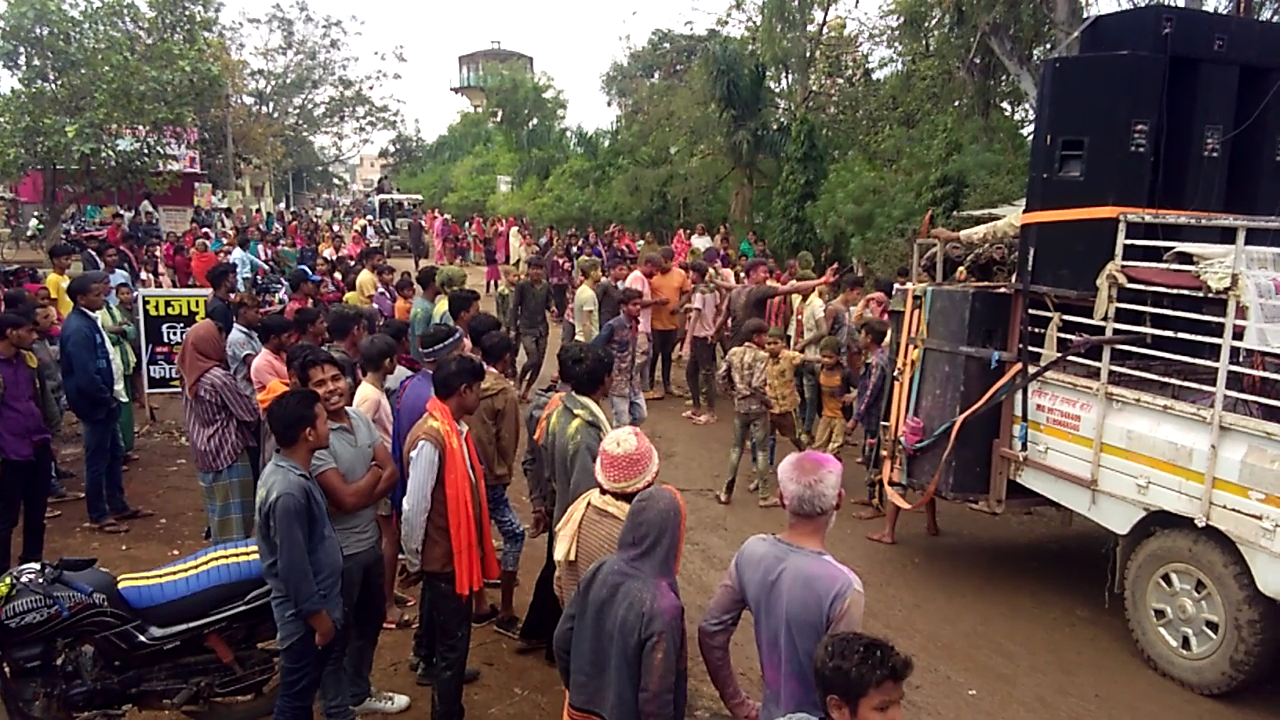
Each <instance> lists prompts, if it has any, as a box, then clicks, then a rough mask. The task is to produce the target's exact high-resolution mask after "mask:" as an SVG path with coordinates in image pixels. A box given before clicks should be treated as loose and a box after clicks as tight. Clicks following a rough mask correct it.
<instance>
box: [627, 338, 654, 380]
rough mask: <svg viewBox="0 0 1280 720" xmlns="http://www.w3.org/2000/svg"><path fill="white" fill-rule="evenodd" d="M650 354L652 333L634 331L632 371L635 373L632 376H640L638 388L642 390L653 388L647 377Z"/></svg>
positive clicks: (651, 350)
mask: <svg viewBox="0 0 1280 720" xmlns="http://www.w3.org/2000/svg"><path fill="white" fill-rule="evenodd" d="M651 355H653V333H646V332H638V333H636V355H635V365H634V366H632V371H633V372H635V375H633V376H632V377H638V378H640V389H641V390H643V391H644V392H649V391H650V390H652V389H653V385H652V384H651V383H650V377H649V357H650V356H651Z"/></svg>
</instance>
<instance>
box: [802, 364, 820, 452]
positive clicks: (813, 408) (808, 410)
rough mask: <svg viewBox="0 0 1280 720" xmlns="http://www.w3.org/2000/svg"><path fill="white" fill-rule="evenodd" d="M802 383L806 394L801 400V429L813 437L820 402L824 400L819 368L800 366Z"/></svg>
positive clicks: (807, 365)
mask: <svg viewBox="0 0 1280 720" xmlns="http://www.w3.org/2000/svg"><path fill="white" fill-rule="evenodd" d="M800 384H801V387H802V389H803V390H804V394H803V395H802V396H801V400H800V429H801V432H803V433H804V434H805V435H808V436H809V437H813V425H814V423H815V422H817V419H818V404H819V403H820V402H821V401H822V398H821V388H819V387H818V369H817V368H815V367H813V366H812V365H809V364H806V365H804V366H803V367H801V368H800Z"/></svg>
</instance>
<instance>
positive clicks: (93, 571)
mask: <svg viewBox="0 0 1280 720" xmlns="http://www.w3.org/2000/svg"><path fill="white" fill-rule="evenodd" d="M62 576H63V577H64V578H66V579H68V580H72V581H75V582H78V583H80V584H81V585H85V586H87V587H89V588H90V589H92V590H93V591H94V592H96V593H101V594H102V596H103V597H105V598H106V599H107V607H110V608H114V609H116V610H123V611H124V612H127V613H132V612H133V607H132V606H131V605H129V603H128V601H126V600H125V599H124V596H123V595H121V594H120V590H119V588H117V587H116V578H115V576H114V575H112V574H111V573H109V572H107V571H106V570H103V569H102V568H100V567H96V566H95V567H91V568H86V569H84V570H76V571H64V572H63V573H62Z"/></svg>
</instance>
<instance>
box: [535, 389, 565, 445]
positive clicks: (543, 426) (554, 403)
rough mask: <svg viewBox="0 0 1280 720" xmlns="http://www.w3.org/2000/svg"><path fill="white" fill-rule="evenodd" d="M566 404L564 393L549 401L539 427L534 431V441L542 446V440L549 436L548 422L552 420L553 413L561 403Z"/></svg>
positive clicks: (539, 419)
mask: <svg viewBox="0 0 1280 720" xmlns="http://www.w3.org/2000/svg"><path fill="white" fill-rule="evenodd" d="M562 402H564V393H562V392H558V393H556V394H555V395H552V396H551V399H550V400H548V401H547V406H546V407H544V408H543V409H542V415H541V416H540V417H539V418H538V426H537V427H536V428H534V430H533V441H534V442H536V443H538V444H541V443H542V438H543V437H545V436H546V434H547V421H548V420H550V419H551V413H552V412H554V411H555V409H556V408H558V407H560V403H562Z"/></svg>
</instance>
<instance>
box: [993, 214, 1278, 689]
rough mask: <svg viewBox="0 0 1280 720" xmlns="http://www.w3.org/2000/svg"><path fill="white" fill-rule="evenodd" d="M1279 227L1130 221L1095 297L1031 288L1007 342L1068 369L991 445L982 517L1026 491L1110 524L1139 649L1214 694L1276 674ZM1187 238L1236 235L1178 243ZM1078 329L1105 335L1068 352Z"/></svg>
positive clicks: (1188, 219)
mask: <svg viewBox="0 0 1280 720" xmlns="http://www.w3.org/2000/svg"><path fill="white" fill-rule="evenodd" d="M1175 228H1176V229H1178V230H1175ZM1187 228H1198V230H1190V231H1188V230H1186V229H1187ZM1277 231H1280V219H1273V218H1231V217H1221V216H1218V217H1212V216H1200V215H1182V214H1167V213H1131V214H1121V215H1119V229H1118V232H1117V235H1116V246H1115V257H1114V260H1113V262H1112V263H1111V265H1109V266H1108V268H1107V270H1106V271H1105V272H1104V273H1103V275H1102V279H1100V281H1099V293H1098V294H1099V296H1100V297H1099V298H1098V299H1096V301H1088V302H1083V301H1081V300H1080V299H1078V298H1077V299H1074V300H1072V299H1063V298H1056V299H1055V298H1052V297H1049V296H1046V295H1042V294H1041V295H1037V294H1034V293H1026V292H1025V291H1024V293H1023V294H1022V296H1021V298H1020V299H1021V304H1022V306H1021V307H1019V308H1018V309H1017V311H1016V312H1015V318H1014V321H1019V320H1020V324H1021V326H1022V327H1021V328H1020V330H1021V332H1019V333H1018V335H1019V336H1020V337H1021V341H1020V344H1019V346H1018V347H1017V348H1010V350H1017V351H1019V352H1020V357H1022V358H1023V359H1024V362H1025V361H1028V360H1029V362H1026V365H1027V370H1026V371H1027V372H1029V371H1031V370H1034V369H1035V367H1036V365H1037V364H1040V365H1043V364H1045V363H1049V362H1054V363H1055V365H1054V367H1053V368H1052V369H1051V370H1049V371H1048V372H1046V373H1044V374H1043V375H1040V376H1039V377H1038V378H1035V379H1032V380H1031V381H1030V382H1028V383H1027V384H1026V387H1025V389H1023V390H1022V391H1021V392H1018V393H1013V394H1011V395H1010V396H1009V398H1008V399H1007V400H1006V401H1005V404H1004V412H1005V422H1004V426H1003V427H1004V430H1003V432H1002V433H1001V438H1000V439H999V440H998V441H997V442H996V444H995V447H994V449H993V453H994V455H993V457H994V463H993V471H992V478H991V491H992V492H991V497H990V498H989V499H988V501H987V502H986V503H985V505H986V509H988V510H991V511H996V512H998V511H999V510H1000V509H1002V508H1003V507H1004V501H1005V499H1006V495H1007V494H1008V491H1009V487H1010V483H1017V484H1018V485H1020V486H1021V487H1022V488H1026V489H1028V490H1031V491H1033V492H1034V493H1035V494H1037V495H1039V496H1041V497H1043V498H1045V499H1047V500H1049V501H1052V502H1053V503H1055V504H1057V505H1060V506H1062V507H1064V508H1067V509H1070V510H1072V511H1074V512H1076V513H1078V514H1080V515H1082V516H1084V517H1086V518H1088V519H1090V520H1092V521H1094V522H1096V523H1097V524H1099V525H1101V526H1102V527H1104V528H1106V529H1107V530H1109V531H1111V532H1112V533H1114V534H1115V535H1116V536H1117V537H1118V539H1119V541H1118V542H1117V545H1116V555H1115V560H1116V563H1117V568H1118V572H1117V573H1116V578H1117V580H1116V583H1117V591H1118V592H1121V593H1122V594H1123V596H1124V605H1125V611H1126V616H1127V618H1128V623H1129V627H1130V631H1131V633H1132V635H1133V638H1134V640H1135V642H1136V643H1137V645H1138V647H1139V648H1140V649H1141V651H1142V653H1143V655H1144V656H1145V657H1146V659H1147V660H1148V662H1149V663H1150V664H1151V666H1152V667H1153V668H1155V669H1156V670H1157V671H1159V672H1160V673H1162V674H1164V675H1166V676H1168V677H1170V678H1172V679H1173V680H1175V681H1177V682H1179V683H1180V684H1182V685H1184V686H1186V687H1188V688H1190V689H1191V690H1194V691H1195V692H1198V693H1201V694H1205V695H1219V694H1224V693H1228V692H1231V691H1234V690H1237V689H1240V688H1242V687H1244V686H1246V685H1249V684H1251V683H1253V682H1255V681H1257V680H1260V679H1262V678H1263V677H1264V676H1266V675H1267V674H1268V673H1269V672H1270V671H1271V670H1273V669H1274V667H1275V660H1276V655H1277V652H1280V605H1277V602H1276V601H1277V600H1280V542H1278V541H1277V538H1276V528H1277V524H1278V523H1280V422H1277V421H1278V420H1280V247H1277V246H1280V235H1276V232H1277ZM1186 232H1198V233H1206V232H1208V233H1210V234H1213V233H1217V234H1222V235H1224V236H1233V237H1234V242H1233V243H1230V244H1228V243H1225V242H1219V243H1212V242H1210V243H1200V244H1196V243H1188V242H1186V240H1175V239H1170V237H1169V236H1179V237H1185V233H1186ZM1180 233H1181V234H1180ZM1188 257H1190V258H1193V261H1192V262H1191V263H1189V264H1188V263H1187V262H1185V260H1183V259H1184V258H1188ZM1153 278H1155V279H1153ZM1170 278H1172V279H1170ZM1186 280H1190V282H1186ZM1024 309H1025V312H1022V311H1023V310H1024ZM1018 316H1021V317H1018ZM1077 336H1091V337H1095V338H1098V339H1099V340H1101V341H1102V342H1101V343H1099V344H1098V346H1097V347H1096V348H1094V349H1093V350H1091V351H1090V352H1084V353H1071V354H1068V355H1066V356H1065V357H1059V355H1060V354H1061V353H1062V352H1063V350H1064V348H1065V347H1066V345H1067V344H1069V343H1070V342H1071V341H1072V339H1073V338H1076V337H1077ZM1134 337H1139V338H1142V339H1144V340H1145V342H1142V341H1126V338H1134ZM1109 341H1111V342H1109Z"/></svg>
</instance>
